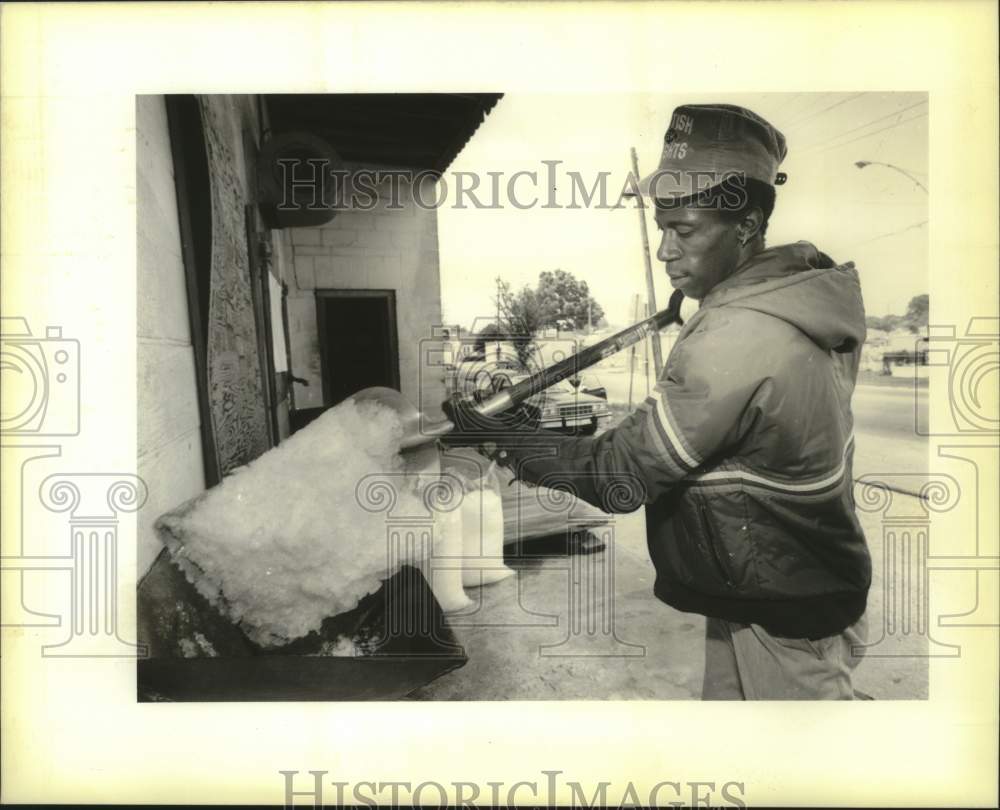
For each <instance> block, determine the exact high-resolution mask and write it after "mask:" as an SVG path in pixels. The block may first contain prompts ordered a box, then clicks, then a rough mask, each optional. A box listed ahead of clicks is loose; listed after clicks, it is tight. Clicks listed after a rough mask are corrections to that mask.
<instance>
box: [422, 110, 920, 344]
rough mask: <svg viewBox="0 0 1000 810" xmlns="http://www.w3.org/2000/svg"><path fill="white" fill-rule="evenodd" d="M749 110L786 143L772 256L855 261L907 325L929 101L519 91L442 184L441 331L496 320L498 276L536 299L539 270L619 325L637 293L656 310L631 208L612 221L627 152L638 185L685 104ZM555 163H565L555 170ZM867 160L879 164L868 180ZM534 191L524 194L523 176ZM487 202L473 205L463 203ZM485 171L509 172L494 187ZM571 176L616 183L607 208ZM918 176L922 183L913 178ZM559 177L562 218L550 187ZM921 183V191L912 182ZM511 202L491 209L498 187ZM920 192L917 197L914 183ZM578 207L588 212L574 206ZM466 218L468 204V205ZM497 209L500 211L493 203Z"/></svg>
mask: <svg viewBox="0 0 1000 810" xmlns="http://www.w3.org/2000/svg"><path fill="white" fill-rule="evenodd" d="M706 102H721V103H730V104H739V105H741V106H744V107H748V108H749V109H751V110H753V111H754V112H756V113H758V114H759V115H762V116H763V117H764V118H766V119H767V120H768V121H770V122H771V124H772V125H774V126H775V127H776V128H777V129H779V130H780V131H781V132H782V133H783V134H784V135H785V137H786V140H787V144H788V156H787V158H786V159H785V161H784V163H783V164H782V165H781V167H780V170H781V171H783V172H785V173H786V174H787V175H788V182H787V183H786V184H784V185H782V186H780V187H778V196H777V203H776V207H775V212H774V214H773V215H772V217H771V224H770V225H769V227H768V244H769V245H778V244H782V243H787V242H794V241H798V240H806V241H809V242H812V243H813V244H815V245H816V246H817V247H818V248H819V249H820V250H822V251H824V252H825V253H828V254H829V255H830V256H832V257H833V258H834V260H836V261H838V262H844V261H848V260H851V261H854V262H855V264H856V266H857V267H858V270H859V273H860V275H861V282H862V292H863V294H864V298H865V306H866V310H867V312H868V314H870V315H885V314H887V313H890V312H891V313H899V314H901V313H903V312H905V310H906V305H907V303H908V302H909V300H910V298H912V297H913V296H914V295H919V294H921V293H925V292H927V290H928V284H929V278H928V267H927V229H928V227H929V225H928V223H927V218H928V214H927V202H928V200H927V192H926V191H925V190H924V189H922V188H921V185H922V186H924V188H926V186H927V152H928V147H927V110H928V100H927V95H926V94H925V93H755V94H725V93H720V94H717V95H714V96H712V97H711V98H706V97H705V96H704V94H700V95H698V96H695V95H681V94H662V95H659V94H655V95H654V94H646V93H632V94H628V93H619V94H559V95H549V94H523V93H518V94H511V95H506V96H504V97H503V98H501V99H500V101H499V102H498V103H497V105H496V107H494V109H493V111H492V112H491V113H490V114H489V115H488V116H487V118H486V120H485V121H484V123H483V124H482V125H481V126H480V128H479V129H478V130H477V131H476V133H475V134H474V135H473V136H472V138H471V140H470V141H469V142H468V143H467V144H466V146H465V148H464V149H463V150H462V152H461V153H460V154H459V156H458V157H457V158H456V160H455V161H454V163H453V164H452V165H451V166H450V167H449V169H448V171H447V172H446V173H445V175H444V186H443V187H442V188H441V189H440V192H439V193H440V195H441V197H440V199H441V200H442V203H441V206H440V208H439V211H438V241H439V250H440V259H441V287H442V306H443V314H444V321H445V322H446V323H459V324H461V325H463V326H467V327H468V326H471V325H472V323H473V321H474V320H475V319H476V318H480V319H483V318H489V316H490V313H492V312H495V305H494V303H493V300H494V295H495V282H494V279H495V278H496V277H497V276H500V277H501V278H502V279H504V280H505V281H507V282H509V283H510V284H511V285H512V286H513V287H514V288H515V289H517V288H520V287H522V286H524V285H530V286H534V285H535V283H536V282H537V280H538V274H539V273H540V272H541V271H543V270H553V269H556V268H561V269H563V270H567V271H569V272H571V273H573V274H574V275H575V276H576V277H577V278H579V279H582V280H584V281H586V282H587V284H588V285H589V287H590V290H591V293H592V294H593V296H594V298H595V299H596V300H597V301H598V302H599V303H600V304H601V306H602V307H603V308H604V309H605V311H606V313H607V316H608V320H609V321H610V322H611V323H612V324H615V325H625V324H627V323H630V322H632V320H633V317H632V313H633V306H634V296H635V295H636V294H637V293H640V294H642V296H643V300H645V294H646V280H645V264H644V260H643V247H642V238H641V231H640V221H639V214H638V213H637V211H636V209H635V207H634V203H632V202H628V203H627V204H626V205H625V206H624V207H621V208H618V209H613V208H611V206H613V205H614V204H615V202H616V201H617V200H618V198H619V192H620V191H621V189H622V187H623V186H624V185H625V183H626V180H627V174H628V171H629V169H630V161H631V158H630V152H629V150H630V148H631V147H635V149H636V151H637V153H638V161H639V171H640V174H641V175H645V174H648V173H650V172H652V171H654V170H655V169H656V164H657V161H658V159H659V155H660V149H661V147H662V142H663V134H664V132H665V130H666V128H667V124H668V123H669V121H670V116H671V112H672V111H673V109H674V108H675V107H676V106H678V105H680V104H685V103H706ZM543 161H560V163H558V164H555V167H554V169H552V168H550V167H549V166H548V165H546V164H545V163H543ZM857 161H869V162H871V163H873V164H890V165H891V166H894V167H896V168H891V167H890V166H885V165H870V166H867V167H866V168H864V169H858V168H857V167H856V166H855V163H856V162H857ZM518 171H525V172H532V171H533V172H537V177H538V181H537V184H536V183H534V182H533V181H532V180H531V178H529V177H527V176H522V177H520V178H518V179H517V180H515V181H514V187H513V190H514V198H515V199H516V201H517V202H518V203H519V204H520V205H521V206H526V205H529V204H530V203H531V202H532V201H533V200H535V199H537V204H536V205H535V207H533V208H529V209H524V208H518V207H516V206H515V205H513V204H512V201H511V198H510V196H508V194H507V193H506V190H507V187H508V183H509V182H510V180H511V178H512V176H513V175H514V173H515V172H518ZM462 172H468V173H474V174H476V175H479V176H480V177H481V178H482V179H481V184H480V187H479V188H478V189H477V190H476V191H475V194H476V198H477V199H478V200H479V201H480V202H481V203H482V205H484V206H489V207H482V208H479V207H476V205H475V204H474V202H473V201H472V199H471V198H470V197H469V196H468V195H465V196H463V197H462V198H461V199H460V198H459V195H458V194H457V193H456V187H457V185H458V183H459V182H461V183H463V184H464V185H465V187H466V188H468V187H469V186H470V185H471V183H472V182H473V181H472V179H471V177H469V176H466V177H464V178H458V177H457V174H458V173H462ZM487 172H499V173H501V174H499V175H497V178H498V179H497V180H493V179H491V178H490V177H489V176H488V175H487ZM571 172H578V173H579V176H580V177H581V178H583V179H584V180H585V182H586V185H587V186H588V187H590V186H591V185H592V184H593V183H594V182H595V181H596V180H597V178H598V176H599V173H600V172H606V173H608V174H607V175H606V188H607V207H604V208H601V207H598V206H597V205H596V200H595V201H594V204H592V205H590V206H586V205H584V204H583V201H582V197H581V195H580V191H579V190H578V189H577V190H574V188H573V186H574V184H573V182H572V180H571V175H570V173H571ZM907 175H910V176H909V177H908V176H907ZM548 177H552V178H553V180H554V187H553V189H552V190H551V194H552V195H553V197H552V200H553V201H554V203H555V206H557V207H553V208H548V209H546V208H542V206H543V205H545V204H547V203H548V202H549V199H548V195H549V193H550V192H549V190H548V189H547V178H548ZM911 178H912V179H911ZM494 183H496V184H497V189H498V191H499V193H498V194H497V195H496V196H495V197H494V196H493V194H492V190H491V189H492V184H494ZM918 183H919V185H918ZM574 195H575V199H576V202H577V205H578V207H577V208H575V209H573V208H568V207H567V206H568V205H569V204H570V203H571V202H572V201H573V197H574ZM459 202H462V203H464V207H461V208H460V207H458V205H457V204H458V203H459ZM494 202H496V203H499V205H493V203H494ZM646 213H647V228H648V233H649V240H650V249H651V251H652V261H653V273H654V277H655V279H656V302H657V305H658V308H662V307H663V306H664V305H665V303H666V301H667V298H668V297H669V295H670V291H671V289H670V285H669V283H668V282H667V279H666V275H665V272H664V268H663V264H662V263H660V262H658V261H657V260H656V258H655V252H656V247H657V238H658V232H657V231H656V228H655V225H654V224H653V221H652V214H651V212H648V211H647V212H646Z"/></svg>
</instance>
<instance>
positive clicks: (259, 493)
mask: <svg viewBox="0 0 1000 810" xmlns="http://www.w3.org/2000/svg"><path fill="white" fill-rule="evenodd" d="M401 436H402V426H401V424H400V421H399V418H398V416H397V415H396V413H395V412H394V411H392V410H391V409H389V408H386V407H384V406H381V405H379V404H377V403H375V402H370V401H369V402H364V403H362V404H357V403H355V402H354V401H353V400H346V401H344V402H342V403H341V404H340V405H337V406H336V407H334V408H331V409H330V410H328V411H326V412H325V413H324V414H323V415H322V416H320V417H319V418H318V419H316V420H315V421H314V422H312V423H311V424H310V425H308V426H307V427H306V428H304V429H303V430H300V431H298V432H297V433H295V434H294V435H292V436H290V437H289V438H288V439H286V440H285V441H284V442H282V443H281V444H280V445H278V446H277V447H275V448H273V449H271V450H270V451H268V452H267V453H265V454H264V455H262V456H260V457H259V458H258V459H256V460H255V461H253V462H252V463H250V464H249V465H247V466H246V467H243V468H241V469H240V470H238V471H236V472H234V473H233V474H232V475H230V476H229V477H227V478H225V479H224V480H223V481H222V482H221V483H220V484H219V485H218V486H216V487H214V488H212V489H211V490H209V491H208V492H206V493H204V494H203V495H201V496H199V497H198V498H197V499H195V500H194V501H191V502H188V503H187V504H185V505H184V506H182V507H180V508H178V509H177V510H174V511H173V512H171V513H168V514H166V515H164V516H162V517H161V518H160V519H159V521H157V529H158V531H159V532H160V536H161V538H162V539H163V540H164V542H165V543H166V545H167V546H168V548H170V550H171V552H172V553H173V555H174V559H175V561H176V562H177V563H178V565H180V566H181V568H182V569H183V570H184V571H185V574H186V575H187V577H188V579H189V580H190V581H191V582H192V583H193V584H194V586H195V587H196V588H197V589H198V590H199V592H201V593H202V594H203V595H204V596H205V597H206V598H208V599H209V601H211V602H212V603H213V604H215V605H217V606H218V607H219V608H220V609H222V610H223V611H224V612H225V613H226V614H227V615H228V616H229V618H230V619H232V620H233V621H235V622H239V623H240V624H241V626H242V627H243V628H244V630H245V631H246V632H247V635H248V636H249V637H250V638H251V639H253V640H254V641H256V642H257V643H260V644H276V643H281V642H284V641H288V640H291V639H294V638H298V637H300V636H303V635H306V634H307V633H309V632H310V631H312V630H317V629H318V628H319V626H320V624H321V622H322V621H323V619H324V618H325V617H327V616H333V615H336V614H338V613H342V612H344V611H347V610H350V609H351V608H353V607H355V606H356V605H357V603H358V601H359V600H360V599H361V598H362V597H364V596H365V595H366V594H369V593H372V592H374V591H376V590H378V588H379V586H380V585H381V580H382V579H385V578H387V577H389V576H391V575H392V574H394V573H395V569H397V568H398V565H399V564H400V563H405V562H408V561H407V560H399V559H395V560H393V562H392V563H391V567H392V568H393V570H388V569H389V567H390V563H389V555H388V554H387V550H386V522H385V520H386V519H385V515H384V514H382V513H379V512H370V511H367V510H365V509H364V508H362V506H361V505H360V504H359V503H358V501H357V499H356V495H355V490H356V487H357V485H358V482H359V481H361V479H362V478H364V477H365V476H366V475H369V474H372V473H390V474H392V473H398V471H400V470H401V469H402V459H401V458H400V456H399V455H398V448H399V439H400V437H401ZM398 490H399V491H398V492H397V497H398V498H399V499H400V503H399V506H400V507H401V508H402V509H407V504H406V503H405V500H406V499H414V500H416V499H419V497H420V493H419V492H416V491H410V490H407V489H406V488H405V487H399V488H398ZM415 508H416V509H418V510H419V506H415Z"/></svg>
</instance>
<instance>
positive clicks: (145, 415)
mask: <svg viewBox="0 0 1000 810" xmlns="http://www.w3.org/2000/svg"><path fill="white" fill-rule="evenodd" d="M136 152H137V155H138V157H139V159H138V160H137V166H136V221H137V228H138V233H137V253H138V255H137V264H138V279H137V281H138V284H137V289H138V300H137V302H136V304H137V328H138V334H137V343H138V345H137V351H138V357H137V360H138V376H139V379H138V392H137V394H138V408H139V413H138V432H139V436H138V450H139V458H138V473H139V475H140V476H141V477H142V479H143V480H144V481H145V482H146V485H147V487H148V490H149V497H148V500H147V501H146V504H145V505H144V506H143V507H142V509H141V510H140V511H139V514H138V534H139V538H138V549H137V552H136V565H137V570H138V574H139V575H140V576H141V575H142V574H144V573H145V572H146V571H147V570H148V569H149V566H150V565H151V564H152V563H153V560H154V559H156V555H157V554H158V553H159V552H160V548H161V544H160V542H159V540H158V539H157V537H156V535H155V532H154V531H153V521H155V520H156V518H157V517H158V516H159V515H161V514H162V513H163V512H166V511H168V510H169V509H172V508H173V507H175V506H177V505H178V504H180V503H182V502H183V501H185V500H187V499H188V498H190V497H192V496H193V495H196V494H197V493H199V492H201V491H202V490H203V489H204V488H205V477H204V468H203V465H202V446H201V433H200V419H199V413H198V390H197V378H196V375H195V365H194V348H193V347H192V345H191V333H190V326H189V320H188V308H187V289H186V285H185V278H184V263H183V260H182V257H181V238H180V231H179V226H178V221H177V198H176V195H175V191H174V174H173V161H172V159H171V153H170V138H169V133H168V130H167V109H166V104H165V102H164V99H163V96H138V97H137V99H136Z"/></svg>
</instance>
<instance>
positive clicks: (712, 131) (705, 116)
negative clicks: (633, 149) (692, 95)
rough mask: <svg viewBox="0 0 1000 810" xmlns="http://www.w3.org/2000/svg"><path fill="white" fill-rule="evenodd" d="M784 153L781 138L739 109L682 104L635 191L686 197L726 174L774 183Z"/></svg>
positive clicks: (777, 180) (780, 179) (778, 181)
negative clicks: (655, 159) (656, 157)
mask: <svg viewBox="0 0 1000 810" xmlns="http://www.w3.org/2000/svg"><path fill="white" fill-rule="evenodd" d="M787 151H788V150H787V148H786V146H785V136H784V135H782V134H781V133H780V132H779V131H778V130H777V129H775V128H774V127H773V126H771V125H770V124H769V123H768V122H767V121H765V120H764V119H763V118H761V117H760V116H759V115H757V114H756V113H755V112H752V111H751V110H748V109H746V108H745V107H737V106H735V105H733V104H685V105H683V106H681V107H677V108H676V109H675V110H674V114H673V116H672V117H671V119H670V127H669V128H668V129H667V132H666V134H665V135H664V137H663V153H662V154H661V155H660V165H659V166H658V167H657V170H656V171H655V172H653V173H652V174H650V175H648V176H647V177H644V178H643V179H642V180H641V181H639V193H640V194H642V195H643V196H647V197H648V196H651V197H655V198H657V199H671V198H674V199H677V198H680V197H689V196H692V195H694V194H697V193H699V192H701V191H706V190H707V189H709V188H712V187H713V186H717V185H719V184H720V183H722V182H723V180H726V179H727V178H731V177H744V178H752V179H754V180H761V181H763V182H765V183H768V184H770V185H780V184H781V183H783V182H784V181H785V175H784V174H779V173H778V171H777V170H778V166H779V164H780V163H781V161H782V160H784V159H785V154H786V153H787ZM632 196H634V194H633V195H632Z"/></svg>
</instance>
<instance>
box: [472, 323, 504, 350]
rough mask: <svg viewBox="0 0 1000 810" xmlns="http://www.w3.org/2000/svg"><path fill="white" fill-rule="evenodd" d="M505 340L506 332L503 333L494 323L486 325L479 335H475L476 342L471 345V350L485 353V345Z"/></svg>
mask: <svg viewBox="0 0 1000 810" xmlns="http://www.w3.org/2000/svg"><path fill="white" fill-rule="evenodd" d="M506 339H507V332H505V331H504V330H503V329H502V328H501V327H500V326H499V325H497V324H495V323H491V324H487V325H486V326H484V327H483V328H482V329H480V330H479V333H478V334H477V335H476V340H475V342H474V343H473V344H472V350H473V351H474V352H485V351H486V344H487V343H495V342H497V341H501V340H506Z"/></svg>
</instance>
